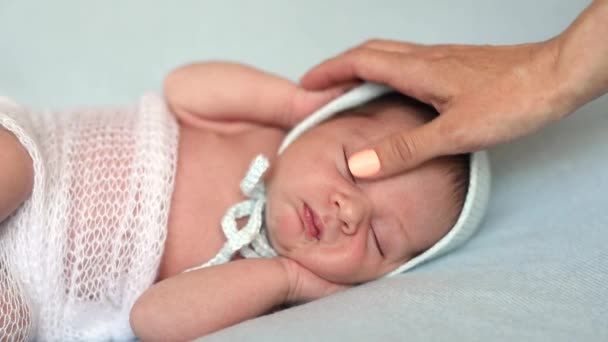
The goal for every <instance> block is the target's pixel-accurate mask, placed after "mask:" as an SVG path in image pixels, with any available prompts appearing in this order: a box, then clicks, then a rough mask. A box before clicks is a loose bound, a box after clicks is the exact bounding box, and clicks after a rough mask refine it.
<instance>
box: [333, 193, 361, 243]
mask: <svg viewBox="0 0 608 342" xmlns="http://www.w3.org/2000/svg"><path fill="white" fill-rule="evenodd" d="M332 202H333V205H334V206H335V207H336V208H337V211H338V214H337V218H338V221H339V223H340V228H341V229H342V231H343V232H344V233H345V234H348V235H352V234H355V233H356V232H357V229H359V226H361V224H362V223H363V221H364V220H365V217H366V216H367V214H366V206H365V203H364V201H362V200H361V199H359V198H355V197H353V196H348V195H344V194H340V193H336V194H334V196H333V198H332Z"/></svg>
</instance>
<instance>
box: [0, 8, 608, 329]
mask: <svg viewBox="0 0 608 342" xmlns="http://www.w3.org/2000/svg"><path fill="white" fill-rule="evenodd" d="M588 3H589V1H571V0H542V1H536V2H534V3H533V4H534V6H532V5H531V3H530V2H529V1H524V0H516V1H509V2H506V1H498V0H491V1H490V0H488V1H484V0H470V1H461V2H459V3H458V6H455V3H454V2H453V1H448V0H442V1H439V0H438V1H423V0H415V1H407V2H406V1H397V0H394V1H388V0H383V1H373V0H366V1H363V0H353V1H350V2H349V3H348V6H344V2H338V1H321V0H317V1H306V2H286V1H280V0H269V1H265V2H263V5H262V3H260V2H249V1H235V0H225V1H195V0H187V1H180V2H169V1H165V2H149V1H143V0H131V1H118V0H111V1H105V2H84V1H77V0H57V1H52V2H51V1H48V2H41V1H35V0H0V49H1V50H0V94H3V95H8V96H11V97H14V98H15V99H16V100H18V101H19V102H20V103H25V104H30V105H33V106H35V107H49V106H50V107H54V108H58V107H59V108H65V107H73V106H77V105H96V104H122V103H131V102H133V101H134V100H135V99H136V98H137V96H139V95H141V94H142V93H143V92H144V91H145V90H149V89H158V88H160V83H161V80H162V77H163V75H164V74H165V73H166V72H168V71H169V70H170V69H171V68H173V67H175V66H177V65H179V64H182V63H184V62H187V61H191V60H199V59H230V60H236V61H242V62H246V63H249V64H253V65H255V66H257V67H260V68H263V69H266V70H269V71H272V72H276V73H279V74H282V75H285V76H287V77H289V78H291V79H297V78H298V77H299V75H300V74H302V73H303V72H304V71H305V70H306V69H307V68H308V67H309V66H311V65H313V64H315V63H317V62H318V61H320V60H322V59H324V58H326V57H328V56H330V55H333V54H335V53H338V52H340V51H342V50H344V49H345V48H347V47H349V46H351V45H353V44H356V43H359V42H361V41H363V40H365V39H368V38H373V37H385V38H394V39H408V40H413V41H418V42H424V43H435V42H460V43H490V44H501V43H518V42H525V41H534V40H540V39H545V38H548V37H550V36H552V35H554V34H556V33H557V32H559V31H561V30H562V29H563V28H565V27H566V26H567V25H568V24H569V23H570V22H571V20H572V19H574V18H575V17H576V15H577V14H578V13H579V12H580V11H581V10H582V9H583V8H584V7H585V6H586V5H587V4H588ZM490 155H491V159H492V163H493V175H494V177H493V180H494V184H493V193H492V197H491V201H490V206H489V211H488V214H487V217H486V219H485V221H484V223H483V226H482V229H481V231H480V232H479V233H478V234H477V235H476V236H475V237H474V238H473V240H471V241H470V242H469V243H468V244H466V245H465V246H464V248H461V249H459V250H457V251H456V252H454V253H452V254H450V256H449V257H446V258H442V259H439V260H436V261H434V262H431V263H429V264H426V265H424V266H423V267H419V268H417V269H415V270H413V271H411V272H409V273H407V274H404V275H401V276H399V277H395V278H391V279H383V280H381V281H377V282H374V283H370V284H366V285H364V286H360V287H357V288H354V289H351V290H348V291H346V292H343V293H340V294H337V295H334V296H331V297H328V298H325V299H322V300H319V301H316V302H313V303H309V304H306V305H302V306H299V307H295V308H291V309H289V310H285V311H282V312H278V313H276V314H272V315H268V316H265V317H260V318H257V319H254V320H251V321H248V322H244V323H242V324H240V325H237V326H234V327H231V328H229V329H225V330H223V331H220V332H217V333H215V334H212V335H210V336H207V337H205V338H203V339H201V341H226V340H228V341H241V340H243V341H245V340H246V341H285V340H289V341H310V340H326V341H343V340H350V341H378V340H381V341H391V340H392V341H404V340H407V341H454V340H456V341H460V340H461V341H513V340H528V341H530V340H536V341H573V340H578V341H606V340H608V324H607V322H608V290H606V288H607V287H608V286H607V284H608V248H607V247H606V244H607V241H608V199H607V194H608V158H607V157H608V98H606V97H604V98H601V99H599V100H596V101H594V102H593V103H590V104H588V105H587V106H585V107H583V108H581V109H580V110H579V111H578V112H577V113H575V114H573V115H572V116H571V117H569V118H567V119H565V120H563V121H561V122H559V123H556V124H553V125H551V126H550V127H547V128H546V129H544V130H542V131H541V132H539V133H537V134H535V135H533V136H530V137H527V138H525V139H522V140H520V141H518V142H516V143H512V144H509V145H504V146H501V147H498V148H494V149H493V150H492V151H491V154H490Z"/></svg>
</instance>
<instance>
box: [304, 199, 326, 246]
mask: <svg viewBox="0 0 608 342" xmlns="http://www.w3.org/2000/svg"><path fill="white" fill-rule="evenodd" d="M302 218H303V221H304V228H305V231H306V235H308V237H310V238H313V239H315V240H319V239H320V238H321V233H322V225H321V224H320V221H319V218H318V217H317V215H315V212H314V211H313V210H312V209H311V208H310V207H309V206H308V204H306V203H304V208H303V210H302Z"/></svg>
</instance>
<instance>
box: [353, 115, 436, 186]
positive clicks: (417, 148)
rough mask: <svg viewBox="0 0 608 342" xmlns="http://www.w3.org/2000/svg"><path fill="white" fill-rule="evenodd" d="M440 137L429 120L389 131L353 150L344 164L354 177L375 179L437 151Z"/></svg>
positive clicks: (411, 164)
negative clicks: (392, 133) (362, 147)
mask: <svg viewBox="0 0 608 342" xmlns="http://www.w3.org/2000/svg"><path fill="white" fill-rule="evenodd" d="M440 144H441V138H440V136H439V134H438V131H437V125H436V124H434V122H433V121H431V122H429V123H427V124H425V125H422V126H420V127H417V128H414V129H411V130H406V131H402V132H399V133H397V134H394V135H391V136H389V137H387V138H385V139H383V140H381V141H380V142H379V143H377V144H375V145H373V146H371V147H370V148H368V149H365V150H362V151H359V152H357V153H355V154H353V155H352V156H351V157H350V158H349V159H348V168H349V169H350V171H351V173H352V174H353V176H355V177H357V178H366V179H377V178H384V177H389V176H392V175H395V174H398V173H401V172H404V171H406V170H409V169H413V168H415V167H417V166H419V165H420V164H422V163H424V162H425V161H427V160H430V159H432V158H434V157H436V156H438V155H439V152H440V151H441V149H440Z"/></svg>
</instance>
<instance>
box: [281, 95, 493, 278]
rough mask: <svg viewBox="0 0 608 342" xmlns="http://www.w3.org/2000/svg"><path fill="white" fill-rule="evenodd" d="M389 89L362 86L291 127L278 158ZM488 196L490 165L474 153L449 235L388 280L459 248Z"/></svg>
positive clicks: (482, 155)
mask: <svg viewBox="0 0 608 342" xmlns="http://www.w3.org/2000/svg"><path fill="white" fill-rule="evenodd" d="M393 91H394V90H393V89H392V88H389V87H387V86H384V85H381V84H377V83H364V84H362V85H360V86H358V87H356V88H354V89H352V90H350V91H348V92H347V93H345V94H343V95H342V96H340V97H338V98H336V99H334V100H333V101H331V102H330V103H328V104H327V105H325V106H323V107H322V108H320V109H319V110H317V111H316V112H314V113H313V114H311V115H310V116H308V117H307V118H306V119H304V120H303V121H302V122H300V123H299V124H298V125H297V126H296V127H294V128H293V129H292V130H291V131H290V132H289V134H287V136H286V137H285V139H284V140H283V142H282V144H281V146H280V147H279V154H281V153H282V152H283V151H284V150H285V149H286V148H287V147H288V146H289V145H290V144H291V143H292V142H293V141H294V140H296V139H297V138H298V137H299V136H300V135H301V134H302V133H304V132H305V131H307V130H309V129H310V128H312V127H314V126H316V125H318V124H319V123H321V122H323V121H325V120H327V119H328V118H331V117H332V116H334V115H335V114H337V113H340V112H342V111H344V110H347V109H350V108H353V107H356V106H359V105H362V104H364V103H366V102H369V101H371V100H373V99H375V98H378V97H380V96H382V95H384V94H387V93H390V92H393ZM489 194H490V163H489V160H488V156H487V153H486V152H485V151H479V152H474V153H472V154H471V155H470V174H469V184H468V188H467V194H466V197H465V200H464V205H463V208H462V211H461V212H460V215H459V217H458V219H457V220H456V223H455V224H454V226H453V227H452V228H451V229H450V231H449V232H448V233H447V234H446V235H445V236H444V237H443V238H441V239H440V240H439V241H437V242H436V243H435V244H434V245H433V246H431V248H429V249H427V250H426V251H425V252H423V253H421V254H419V255H418V256H416V257H414V258H412V259H410V260H408V261H407V262H405V263H404V264H403V265H401V266H399V267H398V268H397V269H395V270H394V271H392V272H390V273H389V274H387V276H392V275H395V274H398V273H402V272H404V271H407V270H409V269H411V268H412V267H415V266H417V265H419V264H421V263H423V262H425V261H428V260H431V259H433V258H436V257H438V256H440V255H443V254H445V253H447V252H449V251H451V250H452V249H454V248H456V247H458V246H460V245H462V244H463V243H464V242H466V241H467V240H468V239H469V238H470V237H471V236H472V235H473V233H475V231H476V230H477V228H478V227H479V224H480V222H481V219H482V218H483V215H484V213H485V211H486V206H487V203H488V197H489Z"/></svg>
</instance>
